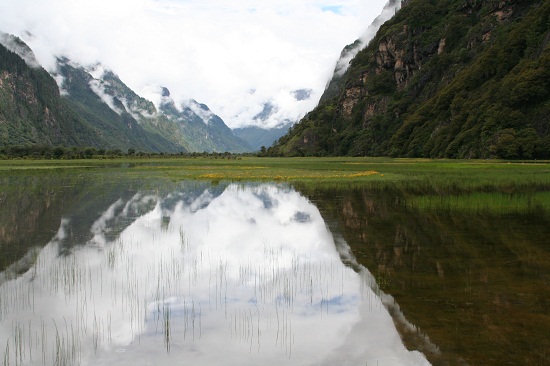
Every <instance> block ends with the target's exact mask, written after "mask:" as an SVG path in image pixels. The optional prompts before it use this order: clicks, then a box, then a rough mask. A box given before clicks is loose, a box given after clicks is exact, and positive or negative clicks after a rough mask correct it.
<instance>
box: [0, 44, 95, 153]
mask: <svg viewBox="0 0 550 366" xmlns="http://www.w3.org/2000/svg"><path fill="white" fill-rule="evenodd" d="M3 44H6V45H7V47H9V49H8V48H7V47H6V46H4V45H3ZM16 52H18V53H20V54H21V55H23V58H24V59H25V60H26V61H27V62H28V64H27V62H25V60H24V59H23V58H22V57H20V56H19V55H18V53H16ZM33 144H43V145H65V146H96V147H102V146H103V145H102V140H101V138H100V136H99V134H98V131H97V130H95V129H94V128H92V127H91V126H90V125H89V124H88V123H86V121H85V120H84V119H82V118H81V117H80V116H78V114H77V113H75V112H74V111H73V110H72V109H71V107H70V106H69V105H68V103H67V101H66V100H65V99H64V98H62V97H61V95H60V92H59V88H58V87H57V84H56V82H55V80H54V79H53V78H52V77H51V76H50V75H49V74H48V73H47V72H46V71H45V70H44V69H42V68H41V67H39V66H38V63H37V62H36V59H35V58H34V55H33V53H32V51H31V50H30V49H29V48H28V47H27V46H26V45H25V44H24V43H23V42H21V41H20V40H19V39H17V38H15V37H11V36H7V35H4V34H0V146H9V145H33Z"/></svg>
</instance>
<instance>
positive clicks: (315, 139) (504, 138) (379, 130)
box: [267, 0, 550, 159]
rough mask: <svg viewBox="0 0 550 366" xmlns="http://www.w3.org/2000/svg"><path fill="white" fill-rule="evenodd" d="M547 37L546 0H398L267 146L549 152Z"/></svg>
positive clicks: (325, 150)
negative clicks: (310, 105) (312, 102)
mask: <svg viewBox="0 0 550 366" xmlns="http://www.w3.org/2000/svg"><path fill="white" fill-rule="evenodd" d="M391 2H394V3H396V2H397V1H393V0H391V1H390V3H391ZM357 43H358V42H356V43H355V44H352V45H350V46H348V47H346V49H344V52H343V53H342V56H343V58H344V57H347V54H348V53H349V52H348V51H349V50H355V49H356V44H357ZM549 44H550V1H547V0H498V1H487V0H446V1H437V0H406V1H403V2H402V4H401V9H400V10H399V11H397V13H396V14H395V16H393V17H392V18H391V19H390V20H388V21H386V22H385V23H384V24H383V25H382V26H381V27H380V29H379V30H378V32H377V33H376V36H375V37H374V38H373V39H372V40H371V41H370V42H369V43H368V45H367V47H365V48H363V49H361V50H360V51H358V52H356V55H355V56H354V57H353V58H352V59H351V61H350V63H349V67H347V68H346V69H345V71H344V72H342V71H341V70H340V69H338V68H337V70H335V73H334V77H333V79H332V80H331V81H330V83H329V85H328V87H327V89H326V91H325V94H324V95H323V97H322V98H321V102H320V103H319V105H318V106H317V107H316V108H315V109H314V110H313V111H312V112H310V113H309V114H308V115H306V117H304V118H303V119H302V120H301V121H300V122H299V123H298V124H296V125H295V126H293V127H292V129H291V132H290V133H288V134H287V135H285V136H283V137H282V138H281V139H279V141H278V142H277V143H276V144H275V145H274V146H273V147H272V148H270V149H268V151H267V154H268V155H275V156H281V155H282V156H338V155H353V156H394V157H426V158H505V159H548V158H550V67H549V66H548V65H550V47H549ZM338 65H339V66H340V65H342V62H339V64H338Z"/></svg>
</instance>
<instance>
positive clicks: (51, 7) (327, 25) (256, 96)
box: [0, 0, 386, 127]
mask: <svg viewBox="0 0 550 366" xmlns="http://www.w3.org/2000/svg"><path fill="white" fill-rule="evenodd" d="M385 2H386V0H369V1H361V0H335V1H329V0H294V1H292V2H288V1H282V0H265V1H261V2H258V1H252V0H236V1H231V2H228V1H225V2H224V1H219V0H117V1H111V0H94V1H91V0H43V1H39V2H37V1H33V0H3V1H2V4H1V5H0V24H1V26H0V30H2V31H5V32H8V33H12V34H15V35H18V36H20V37H21V38H23V39H24V40H25V41H26V42H27V43H28V44H29V45H30V46H31V48H32V49H33V51H34V52H35V53H36V56H37V58H38V60H39V61H40V62H41V63H42V64H43V65H44V66H45V67H46V68H52V67H54V57H53V56H54V55H64V56H66V57H68V58H70V59H72V60H73V61H75V62H78V63H81V64H84V65H91V64H95V63H96V62H102V63H104V64H105V65H106V66H107V67H109V68H111V69H113V71H115V72H116V73H117V74H118V75H119V76H120V77H121V79H122V80H123V81H124V82H125V83H127V84H128V85H129V86H130V87H131V88H132V89H134V90H135V91H136V92H137V93H138V94H142V95H146V94H147V93H149V92H150V91H151V90H155V89H156V90H160V89H159V88H153V87H157V86H159V85H162V86H166V87H168V88H169V89H170V91H171V93H172V97H173V98H174V99H175V100H177V101H184V100H187V99H195V100H197V101H199V102H200V103H205V104H207V105H208V106H209V107H210V109H211V110H212V111H213V112H214V113H216V114H218V115H220V116H221V117H222V118H223V119H224V120H225V121H226V123H227V124H228V125H229V126H230V127H237V126H241V125H246V124H250V123H252V122H253V121H252V118H253V117H254V116H255V115H256V114H257V113H259V112H261V110H262V109H263V105H264V104H265V103H266V102H270V101H271V103H273V104H276V105H277V106H278V107H279V108H278V112H277V113H276V114H275V115H274V116H272V119H271V120H270V121H269V123H270V125H275V124H276V123H277V122H278V121H282V120H284V119H293V120H295V119H297V118H299V117H301V116H302V115H303V114H305V113H306V112H307V111H309V110H311V109H312V108H313V107H314V106H315V105H316V103H317V101H318V99H319V98H320V96H321V94H322V92H323V89H324V86H325V84H326V82H327V80H328V79H329V78H330V76H331V74H332V71H333V69H334V66H335V63H336V60H337V59H338V57H339V54H340V51H341V50H342V48H343V47H344V46H345V45H346V44H348V43H351V42H353V41H354V40H355V39H356V38H358V37H360V36H361V34H363V32H364V31H365V29H366V28H367V27H368V25H369V24H370V23H371V21H372V20H373V19H374V18H375V17H376V16H377V15H378V14H379V13H380V12H381V9H382V7H383V5H384V3H385ZM26 31H28V32H30V34H32V36H29V35H28V34H27V33H25V32H26ZM252 89H254V90H255V93H250V90H252ZM297 89H311V90H312V91H313V92H312V97H311V99H310V100H308V101H297V100H295V99H293V98H292V95H293V91H295V90H297ZM157 99H158V98H157Z"/></svg>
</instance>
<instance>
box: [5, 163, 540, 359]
mask: <svg viewBox="0 0 550 366" xmlns="http://www.w3.org/2000/svg"><path fill="white" fill-rule="evenodd" d="M0 204H1V206H0V207H1V210H0V259H1V262H0V271H1V272H0V357H2V359H0V362H3V363H4V364H6V365H42V364H44V365H51V364H58V365H78V364H82V365H83V364H90V365H103V364H105V365H107V364H109V365H111V364H117V365H124V364H159V363H160V364H163V365H170V364H178V365H179V364H181V363H182V360H184V361H185V362H187V363H190V364H199V363H200V364H205V365H219V364H224V365H231V364H235V365H245V364H246V365H258V364H262V365H270V364H277V365H279V364H281V363H284V364H295V365H308V364H310V365H334V364H342V365H376V364H378V365H425V364H428V361H429V363H432V364H434V365H461V364H464V365H505V364H512V365H514V364H515V365H545V364H548V360H549V356H550V354H549V346H550V339H549V336H548V334H550V316H549V315H548V314H550V311H549V310H550V299H549V295H550V242H549V238H550V216H549V213H548V211H547V209H546V207H548V205H547V192H540V190H539V191H537V190H534V191H532V192H530V193H529V194H520V195H518V194H517V193H514V194H511V193H510V192H493V191H487V189H485V191H484V192H457V191H456V190H453V192H445V190H442V189H440V190H437V192H434V191H432V190H427V191H422V190H414V191H411V190H409V189H404V188H398V187H392V186H387V187H378V188H377V189H372V188H371V189H367V188H357V187H355V188H349V189H342V188H341V187H340V188H334V189H328V188H323V189H321V188H315V187H307V188H302V187H298V188H293V187H291V186H288V185H274V184H238V185H236V184H218V185H211V184H210V183H204V182H179V183H173V182H166V181H157V180H155V179H143V178H131V177H128V176H122V177H118V178H114V177H113V176H112V175H109V174H97V173H94V174H91V173H89V172H85V171H83V172H80V173H75V172H74V171H71V172H67V173H63V172H55V173H48V174H44V173H40V174H38V173H34V174H27V173H20V174H12V175H10V176H9V177H3V178H0Z"/></svg>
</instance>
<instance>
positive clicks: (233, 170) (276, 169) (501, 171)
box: [0, 157, 550, 188]
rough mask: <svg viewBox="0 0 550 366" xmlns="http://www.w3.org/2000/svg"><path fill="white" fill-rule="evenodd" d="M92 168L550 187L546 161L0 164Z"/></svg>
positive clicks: (188, 175)
mask: <svg viewBox="0 0 550 366" xmlns="http://www.w3.org/2000/svg"><path fill="white" fill-rule="evenodd" d="M44 169H87V170H89V169H94V170H98V172H100V171H101V172H105V171H106V172H108V173H113V174H129V175H132V176H140V175H143V176H155V177H156V178H163V177H164V178H168V179H171V180H176V181H178V180H194V179H198V180H211V181H285V182H290V183H294V182H305V183H309V182H315V183H320V184H322V183H362V182H368V183H371V184H374V185H376V184H377V183H400V184H405V185H411V186H415V185H419V186H426V185H428V186H431V185H433V186H445V187H453V186H456V187H457V188H459V187H472V188H481V187H484V186H494V185H498V186H501V187H505V186H507V185H508V186H517V185H518V184H519V185H524V184H526V185H533V184H534V185H542V186H545V187H546V186H550V161H525V162H522V161H512V162H510V161H497V160H430V159H391V158H350V157H339V158H258V157H240V158H237V159H222V158H219V159H214V158H204V157H200V158H153V159H141V158H117V159H82V160H27V159H24V160H23V159H22V160H0V172H2V174H7V173H9V172H14V171H19V170H26V171H27V172H28V171H29V170H44Z"/></svg>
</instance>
